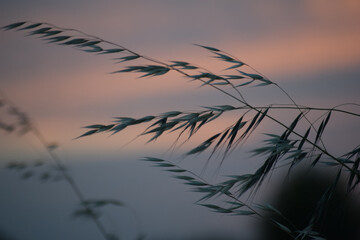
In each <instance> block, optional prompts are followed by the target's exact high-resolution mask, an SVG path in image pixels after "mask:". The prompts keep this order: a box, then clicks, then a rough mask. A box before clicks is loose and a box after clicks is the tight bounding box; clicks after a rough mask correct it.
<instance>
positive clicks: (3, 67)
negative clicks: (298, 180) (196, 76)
mask: <svg viewBox="0 0 360 240" xmlns="http://www.w3.org/2000/svg"><path fill="white" fill-rule="evenodd" d="M0 12H1V14H0V23H1V25H2V26H4V25H7V24H10V23H13V22H18V21H23V20H28V21H34V22H48V23H52V24H55V25H58V26H60V27H65V28H75V29H79V30H82V31H84V32H86V33H89V34H92V35H95V36H99V37H101V38H103V39H106V40H109V41H112V42H115V43H119V44H120V45H123V46H125V47H127V48H129V49H131V50H134V51H136V52H138V53H141V54H143V55H146V56H150V57H152V58H156V59H159V60H162V61H170V60H182V61H187V62H190V63H195V64H198V65H201V66H204V67H206V68H208V69H212V70H214V71H216V72H218V73H221V74H223V73H224V72H222V69H224V67H226V65H223V64H219V61H218V60H216V59H214V58H211V57H210V53H209V52H207V51H205V50H204V49H201V48H199V47H197V46H195V45H194V44H202V45H208V46H213V47H216V48H219V49H222V50H224V51H226V52H229V53H231V54H232V55H235V56H237V57H239V58H240V59H241V60H243V61H244V62H246V63H248V64H249V65H251V66H253V67H254V68H256V69H257V70H259V71H260V72H262V73H264V74H265V75H266V76H267V77H269V78H270V79H271V80H272V81H274V82H277V83H278V84H279V85H281V86H282V87H283V88H284V89H285V90H286V91H287V92H288V93H289V94H290V95H291V96H292V97H293V98H294V99H295V101H296V102H297V103H298V104H302V105H311V106H317V107H332V106H335V105H338V104H342V103H349V102H355V103H359V102H360V98H359V89H360V81H359V79H358V78H359V76H360V68H359V65H360V46H359V42H360V3H359V2H358V1H356V0H344V1H335V0H334V1H325V0H320V1H311V0H307V1H292V2H289V1H280V0H279V1H277V0H276V1H265V0H263V1H260V0H255V1H236V0H232V1H231V0H224V1H213V0H208V1H201V0H195V1H194V0H192V1H188V0H182V1H175V0H167V1H165V0H159V1H157V0H151V1H145V0H142V1H139V0H131V1H130V0H125V1H111V0H104V1H93V0H86V1H85V0H84V1H83V0H72V1H67V0H64V1H61V2H60V1H49V0H46V1H45V0H32V1H24V0H22V1H18V0H12V1H7V0H1V1H0ZM25 35H26V34H25V33H24V32H19V31H1V32H0V52H1V54H0V62H1V64H0V89H1V91H2V92H4V93H5V94H6V96H7V97H8V98H9V99H11V100H12V102H13V103H14V104H15V105H17V106H18V107H19V108H20V109H21V110H22V111H24V112H26V113H28V114H29V116H30V118H31V119H32V121H34V122H35V123H36V125H37V128H38V129H40V130H41V132H42V133H43V134H44V136H45V137H46V139H47V141H49V142H50V143H54V144H56V145H58V148H57V149H56V150H55V151H56V154H57V155H58V156H59V157H60V158H61V160H62V161H63V162H64V164H65V165H66V166H67V167H68V171H69V173H70V174H71V175H72V176H73V177H74V179H75V180H76V181H77V183H78V185H79V186H80V188H81V189H82V191H83V192H84V194H85V195H86V196H87V197H89V198H99V197H103V198H114V199H119V200H121V201H123V202H125V203H127V204H128V205H129V206H131V207H132V209H134V211H135V212H136V215H137V217H136V218H138V219H139V221H140V222H141V226H140V227H141V229H142V230H141V231H142V232H144V233H145V234H146V235H147V239H258V238H261V237H262V234H261V232H262V231H259V226H260V225H261V223H259V221H258V220H256V219H254V218H251V217H250V218H249V217H230V216H225V215H221V214H217V213H212V212H210V211H209V210H208V209H206V208H203V207H201V206H196V205H195V204H193V203H194V202H196V201H197V200H198V199H199V198H200V197H201V195H199V194H196V193H192V192H190V188H189V187H187V186H184V185H183V184H182V183H181V182H179V181H177V180H174V179H172V178H171V177H170V174H168V173H165V172H163V171H161V170H160V169H156V168H153V167H150V164H148V163H145V162H141V161H138V159H139V158H141V157H143V156H159V157H164V158H168V159H170V160H173V161H174V162H177V163H180V164H181V165H182V166H183V167H185V168H188V169H191V170H194V171H195V172H201V169H202V166H203V165H204V163H205V160H206V158H207V155H206V154H205V155H204V156H203V155H200V156H198V157H195V158H194V157H188V158H186V159H182V158H181V153H182V152H185V151H186V149H189V148H190V147H191V146H194V144H196V143H198V142H199V141H201V140H204V138H205V137H206V136H209V135H210V134H211V133H212V132H213V131H214V130H213V129H208V130H205V131H202V132H199V135H198V136H197V137H196V138H195V139H194V141H193V142H189V143H188V145H185V146H184V148H183V149H182V150H181V151H178V152H176V153H174V154H170V153H169V152H167V150H168V149H169V147H170V146H171V142H172V141H173V140H174V139H175V135H169V136H165V137H164V138H163V139H159V141H157V142H156V143H154V144H145V143H146V141H147V140H148V138H143V139H141V138H140V139H138V140H137V141H134V142H132V143H131V144H128V145H127V146H126V147H123V146H124V145H125V144H127V143H128V142H129V141H130V140H132V139H133V138H134V137H135V136H136V135H137V134H139V133H140V132H141V130H142V129H139V128H131V129H128V130H126V131H124V132H123V133H120V134H117V135H114V136H111V137H109V135H107V134H103V135H96V136H91V137H87V138H82V139H77V140H74V138H76V137H77V136H79V135H81V134H82V133H84V129H82V128H81V127H83V126H86V125H91V124H97V123H104V124H105V123H109V122H110V121H111V120H112V118H113V117H119V116H131V117H141V116H146V115H149V114H155V113H162V112H166V111H170V110H179V111H190V110H199V109H200V108H201V106H211V105H222V104H233V105H236V102H234V101H233V100H232V99H230V98H228V97H227V96H225V95H223V94H221V93H220V92H216V91H215V90H213V89H210V88H206V87H200V84H199V83H197V82H189V81H188V80H187V79H184V78H183V77H182V76H179V75H177V74H175V73H169V74H167V75H164V76H161V77H158V78H137V77H138V75H136V74H109V73H110V72H113V71H116V70H119V69H121V67H123V66H126V65H132V63H128V64H127V63H125V64H123V65H117V64H114V61H112V59H111V58H112V57H111V56H110V55H109V56H106V55H100V56H97V55H95V54H88V53H84V52H81V51H78V50H76V49H73V48H71V47H64V46H57V45H52V44H46V43H45V42H44V41H42V40H39V39H37V38H36V37H25ZM243 94H244V96H245V97H246V99H247V100H248V101H249V102H250V103H251V104H253V105H264V104H270V103H290V101H289V100H288V99H287V98H286V96H285V95H284V94H282V93H281V92H280V91H279V90H277V89H276V88H275V87H272V86H269V87H265V88H252V87H249V88H244V90H243ZM347 110H353V111H357V112H358V111H359V108H355V107H352V108H351V107H348V108H347ZM278 114H279V115H278V116H279V117H280V118H283V119H284V121H286V120H288V121H289V116H286V115H285V116H282V115H281V113H280V112H279V113H278ZM314 117H316V116H314ZM0 120H2V121H5V122H6V121H7V122H11V121H14V119H12V118H11V117H10V118H9V117H8V115H7V113H6V109H0ZM234 121H236V116H235V120H234V116H225V117H224V119H219V120H218V121H217V122H216V125H214V127H215V128H218V129H224V128H225V127H227V126H228V125H229V124H231V123H233V122H234ZM358 126H359V121H358V119H356V118H347V117H346V118H345V117H344V116H343V115H340V114H339V115H336V116H334V120H333V121H331V122H330V123H329V128H328V132H327V133H326V135H324V141H326V144H327V146H328V148H329V149H332V151H333V153H334V154H340V153H343V152H344V151H350V150H351V149H353V148H354V147H355V146H356V145H358V142H359V138H358V136H359V133H360V129H359V127H358ZM277 130H280V129H279V128H278V127H275V126H273V125H271V124H267V123H264V124H263V125H262V126H261V128H260V132H261V131H263V132H273V131H275V132H276V131H277ZM259 141H261V134H258V135H254V137H252V138H250V139H249V141H248V142H247V144H245V145H244V146H243V147H242V148H241V149H240V150H239V151H235V152H234V153H233V154H232V155H231V156H229V158H228V159H227V160H226V161H225V162H224V164H223V165H222V167H221V169H220V171H219V173H217V174H215V173H214V172H216V171H214V169H215V170H216V168H217V166H218V165H217V164H216V163H215V162H214V163H211V164H210V167H209V171H208V173H207V175H206V178H207V179H209V181H210V182H217V181H219V180H220V179H221V178H222V176H225V175H229V174H240V173H249V172H252V171H254V169H256V167H258V166H259V160H258V159H252V158H249V155H250V154H249V150H250V149H252V148H253V147H254V146H256V144H258V143H259ZM48 160H49V156H48V155H47V153H46V152H44V151H43V150H42V146H41V144H40V143H39V142H38V140H37V139H36V138H34V136H33V135H31V134H25V135H19V134H16V133H14V132H11V133H10V132H6V131H3V130H1V129H0V166H1V170H0V196H1V197H0V212H1V214H0V233H3V237H2V236H1V234H0V239H2V238H3V239H19V240H21V239H24V240H25V239H54V240H56V239H75V238H78V239H89V240H92V239H94V240H95V239H100V238H101V235H99V233H98V232H97V230H96V228H95V227H94V225H93V223H92V222H91V221H88V220H87V219H81V218H79V219H73V218H72V217H71V213H72V212H73V211H74V210H75V209H76V207H77V206H78V205H77V204H78V201H77V199H76V198H75V196H74V195H73V193H72V191H71V189H70V188H69V186H68V185H67V184H66V182H64V181H55V182H42V181H40V180H39V179H37V178H35V177H31V178H29V179H24V177H23V176H22V175H21V174H19V172H14V171H9V170H8V169H6V166H7V164H8V163H9V162H14V161H15V162H26V163H27V164H28V165H31V164H34V163H36V162H38V161H43V162H47V161H48ZM280 185H282V181H281V178H279V179H277V178H276V176H275V177H274V183H272V182H270V183H269V184H268V191H265V192H263V193H262V194H260V195H259V196H258V198H259V201H260V200H261V201H267V200H269V201H270V199H272V200H273V199H275V198H276V196H273V195H274V192H279V194H280V192H281V191H280V190H279V189H281V186H280ZM272 189H277V190H278V191H271V190H272ZM255 200H258V199H255ZM102 218H103V221H104V222H105V224H106V226H107V227H108V228H109V230H111V231H112V232H115V233H117V234H118V235H119V236H121V237H123V239H134V237H135V235H136V234H137V233H138V232H139V231H140V230H139V229H138V227H139V226H138V225H137V224H136V219H135V217H134V214H133V212H130V211H128V210H127V209H122V208H107V209H105V212H104V214H103V217H102ZM259 224H260V225H259ZM264 232H265V230H264ZM209 236H211V237H212V238H210V237H209Z"/></svg>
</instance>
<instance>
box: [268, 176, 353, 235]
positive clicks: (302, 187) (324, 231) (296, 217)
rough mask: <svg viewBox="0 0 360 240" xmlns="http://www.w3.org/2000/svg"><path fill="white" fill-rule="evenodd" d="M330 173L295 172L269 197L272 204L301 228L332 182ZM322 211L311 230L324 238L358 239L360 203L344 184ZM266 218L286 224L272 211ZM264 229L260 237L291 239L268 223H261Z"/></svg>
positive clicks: (339, 184)
mask: <svg viewBox="0 0 360 240" xmlns="http://www.w3.org/2000/svg"><path fill="white" fill-rule="evenodd" d="M327 170H329V169H327ZM333 176H334V175H333V174H332V173H331V172H324V171H319V170H312V171H311V172H306V171H301V172H298V173H296V174H294V175H293V176H291V177H290V178H289V181H284V183H283V185H282V186H281V187H280V188H279V189H278V192H276V193H275V195H274V196H273V197H272V201H271V203H272V205H273V206H274V207H275V208H277V209H278V210H279V211H280V212H281V213H282V215H283V216H285V217H286V218H287V219H288V220H290V221H291V222H292V223H293V224H294V225H295V226H296V227H297V229H299V230H303V229H305V227H306V226H307V225H308V223H309V221H310V219H311V218H312V216H313V214H314V212H315V210H316V209H317V205H318V202H319V200H320V199H321V197H322V196H323V194H324V192H325V191H326V189H328V187H329V186H330V185H331V184H332V183H333V181H334V178H333ZM324 210H325V211H324V214H322V216H321V217H320V220H319V221H318V222H317V223H316V224H314V227H313V230H314V231H317V232H318V233H320V234H321V235H322V236H324V238H326V239H327V240H356V239H360V227H359V219H360V204H359V203H358V202H357V201H356V199H355V198H354V197H352V196H351V195H350V194H348V193H347V191H346V186H345V185H344V184H342V183H341V181H340V182H339V183H338V185H337V188H336V190H335V192H334V194H333V196H332V198H331V199H330V200H329V202H328V204H327V205H326V206H325V209H324ZM268 217H270V218H273V219H276V220H277V221H279V222H280V223H281V222H283V223H285V222H284V220H283V219H282V218H281V217H279V216H275V214H269V215H268ZM263 228H264V230H263V232H262V233H263V234H262V239H266V240H272V239H274V240H275V239H276V240H287V239H292V238H291V237H290V236H288V235H287V234H285V233H284V232H283V231H281V230H279V229H277V228H273V227H271V226H269V224H266V223H263ZM305 239H310V238H305Z"/></svg>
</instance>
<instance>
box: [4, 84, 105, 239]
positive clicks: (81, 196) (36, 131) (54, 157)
mask: <svg viewBox="0 0 360 240" xmlns="http://www.w3.org/2000/svg"><path fill="white" fill-rule="evenodd" d="M0 96H1V97H2V99H1V100H3V101H4V102H6V104H7V105H8V106H9V107H11V108H16V106H15V105H14V104H13V103H12V102H11V101H10V100H9V99H8V98H7V97H6V95H5V93H4V92H3V91H2V90H1V89H0ZM29 125H30V126H29V127H30V130H31V131H32V133H33V134H34V135H35V137H36V138H37V139H38V140H39V141H40V143H41V144H42V146H43V147H44V149H45V150H46V152H47V153H48V154H49V156H50V157H51V159H52V160H53V163H54V164H55V166H56V167H57V169H58V170H59V171H60V173H61V174H62V176H63V177H64V179H65V180H66V182H67V183H68V184H69V186H70V188H71V189H72V191H73V192H74V194H75V196H76V197H77V198H78V200H79V201H80V203H81V204H82V205H83V206H84V208H85V209H86V210H89V211H91V210H92V209H91V208H90V207H89V206H88V204H87V203H86V198H85V197H84V194H83V193H82V191H81V190H80V188H79V186H78V185H77V184H76V182H75V180H74V179H73V178H72V177H71V176H70V175H69V174H68V173H67V171H66V167H65V166H64V164H63V163H62V161H61V160H60V158H59V157H58V156H57V155H56V154H55V153H54V151H53V150H50V149H49V147H48V146H49V144H48V142H47V141H46V139H45V137H44V135H43V134H42V133H41V132H40V130H39V129H38V128H37V127H36V126H35V124H34V123H32V122H29ZM90 216H91V219H92V220H93V222H94V223H95V225H96V227H97V229H98V230H99V232H100V234H101V235H102V236H103V238H104V239H106V240H110V238H109V234H108V233H107V232H106V229H105V227H104V225H103V224H102V222H101V221H100V220H99V219H98V218H97V217H95V216H92V215H90Z"/></svg>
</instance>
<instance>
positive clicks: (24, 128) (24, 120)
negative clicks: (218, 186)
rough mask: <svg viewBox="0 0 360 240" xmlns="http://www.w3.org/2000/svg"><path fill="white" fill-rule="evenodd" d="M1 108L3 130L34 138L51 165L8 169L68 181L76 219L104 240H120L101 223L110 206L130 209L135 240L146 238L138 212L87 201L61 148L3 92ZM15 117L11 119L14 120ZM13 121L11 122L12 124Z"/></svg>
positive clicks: (105, 202)
mask: <svg viewBox="0 0 360 240" xmlns="http://www.w3.org/2000/svg"><path fill="white" fill-rule="evenodd" d="M0 108H6V111H5V114H6V113H7V115H9V116H5V114H4V115H2V116H1V117H2V118H6V117H7V119H8V120H7V121H6V122H5V121H0V130H3V131H6V132H7V133H15V134H18V135H20V136H22V135H24V134H27V133H28V134H32V135H34V136H35V138H36V139H37V140H38V141H39V142H40V143H41V146H42V148H43V149H39V150H40V151H42V150H43V151H45V152H46V153H47V155H48V156H49V159H48V160H49V161H46V160H40V159H37V160H35V161H33V162H30V161H29V160H27V161H10V162H9V163H8V164H7V169H9V170H13V171H16V172H18V173H19V174H20V176H21V178H22V179H24V180H27V179H31V178H33V179H34V178H37V179H39V180H40V181H42V182H54V181H61V180H62V181H65V182H66V183H67V184H68V185H69V187H70V189H71V190H72V192H73V194H74V195H75V196H76V198H77V200H78V202H79V203H78V206H77V207H76V208H75V210H74V211H73V213H72V217H73V218H85V219H89V220H91V221H92V222H93V223H94V224H95V227H96V228H97V229H98V231H99V233H100V234H101V236H102V237H103V239H105V240H118V239H121V238H120V236H119V235H118V234H117V233H111V232H109V231H108V230H107V228H106V226H105V225H104V223H103V222H102V220H101V216H102V214H103V211H102V210H103V208H104V207H107V206H116V207H121V208H126V209H128V210H129V211H130V212H131V214H132V215H133V216H134V218H135V220H136V224H137V226H136V228H137V229H135V230H136V233H137V237H136V240H142V239H144V238H145V235H144V233H143V232H142V229H141V226H140V221H139V219H138V217H137V215H136V212H135V211H134V210H133V209H132V208H131V207H130V206H129V205H128V204H126V203H124V202H122V201H120V200H117V199H109V198H95V199H94V198H87V197H86V195H85V194H84V192H83V191H82V189H81V188H80V187H79V185H78V184H77V183H76V181H75V179H74V177H73V176H72V175H71V174H70V173H69V171H68V169H67V167H66V166H65V164H64V163H63V161H62V160H61V158H60V157H59V155H58V154H57V153H56V149H57V148H58V147H59V146H58V144H57V143H54V142H49V141H48V140H47V139H46V138H45V135H44V134H43V133H42V132H41V131H40V130H39V128H37V127H36V125H35V123H34V122H33V121H31V119H30V117H29V115H28V114H26V113H25V112H23V111H22V110H21V109H20V108H19V107H17V106H16V105H15V104H14V103H13V102H12V101H11V100H10V99H9V98H8V97H7V96H6V95H5V93H3V92H2V91H1V90H0ZM11 117H12V118H11ZM9 119H11V120H9Z"/></svg>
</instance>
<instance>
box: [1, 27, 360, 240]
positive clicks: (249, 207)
mask: <svg viewBox="0 0 360 240" xmlns="http://www.w3.org/2000/svg"><path fill="white" fill-rule="evenodd" d="M3 29H4V30H19V31H26V32H27V33H29V35H33V36H37V37H40V38H41V39H42V40H43V41H46V42H48V43H53V44H59V45H64V46H70V47H74V48H76V49H78V50H80V51H84V52H88V53H92V54H94V53H95V54H98V55H104V54H105V55H109V56H111V57H112V59H113V60H114V61H115V62H117V63H121V64H122V63H134V64H133V65H130V66H125V67H122V68H121V69H120V70H116V71H114V72H113V73H114V74H119V73H137V74H141V76H140V77H157V76H162V75H166V74H168V73H169V72H176V73H178V74H179V75H181V76H183V77H184V78H186V79H187V80H190V81H197V82H200V83H201V84H202V86H204V87H210V88H213V89H215V90H217V91H218V92H219V93H221V94H225V95H226V96H228V97H229V98H230V99H232V101H235V102H236V105H235V104H233V105H229V104H226V105H216V106H204V107H202V108H201V109H200V110H197V111H177V110H173V109H171V110H169V111H166V112H163V113H160V114H153V115H148V116H143V117H140V118H133V117H116V118H115V119H113V121H112V122H110V123H103V124H93V125H89V126H86V127H85V128H87V129H88V130H87V131H86V132H85V133H84V134H82V135H81V136H79V137H78V138H83V137H90V136H92V135H96V134H99V133H110V134H121V131H123V130H124V129H126V128H129V127H134V126H139V127H142V129H143V132H142V133H141V134H140V135H139V136H137V137H148V139H149V140H148V142H153V141H155V140H156V139H158V138H160V137H162V136H163V135H164V134H166V133H172V132H174V133H176V134H177V135H176V137H175V139H174V145H173V147H174V148H176V147H178V146H181V145H182V144H184V143H186V142H187V141H189V139H191V138H193V137H194V136H195V135H196V134H197V133H198V131H199V130H200V129H203V128H206V127H207V126H209V125H210V123H213V122H216V121H218V120H219V119H221V118H222V117H223V116H224V115H225V114H228V113H230V112H231V113H233V114H235V115H236V119H235V120H234V121H233V123H232V124H231V125H229V126H228V127H226V128H224V129H217V133H216V134H213V135H210V136H207V137H206V138H205V139H204V140H203V141H202V142H201V143H200V144H199V145H196V146H193V147H192V148H191V149H190V150H189V151H186V152H185V153H184V154H183V156H184V157H186V156H195V155H197V154H205V153H208V155H209V157H208V163H209V162H210V160H212V161H214V160H216V162H217V164H218V166H219V167H218V168H220V167H221V164H222V163H223V161H225V160H226V158H227V157H228V156H229V155H230V154H231V153H232V152H233V151H234V150H235V149H237V148H238V147H239V146H241V145H243V144H244V143H245V142H246V141H247V140H248V139H249V138H250V137H251V136H252V135H253V134H254V133H255V132H257V131H258V127H259V126H260V125H264V122H271V123H274V124H276V125H278V126H279V127H280V129H281V130H280V131H276V132H273V131H271V129H269V130H270V131H271V132H266V133H265V134H264V139H263V141H262V143H261V144H260V145H259V146H257V147H256V148H254V149H253V150H252V154H253V156H254V157H257V158H259V159H262V162H261V165H260V167H259V168H258V169H256V170H255V171H254V172H252V173H247V174H240V175H231V176H228V177H227V179H226V180H224V181H221V182H218V183H210V181H209V180H207V179H204V178H203V177H202V176H201V174H198V173H195V172H194V171H192V170H190V169H185V168H183V167H181V166H180V164H176V163H174V162H172V161H171V160H168V159H164V158H159V157H150V156H148V157H144V158H143V160H144V161H146V162H150V163H152V164H153V165H154V166H156V167H159V168H161V169H163V170H165V171H168V172H170V173H172V176H173V177H175V178H177V179H179V180H180V181H182V182H183V183H185V184H187V185H189V186H190V187H191V188H192V190H193V191H195V192H198V193H201V194H202V197H201V198H200V199H199V200H198V201H197V202H196V204H198V205H201V206H204V207H206V208H209V210H211V211H214V212H219V213H222V214H228V215H244V216H249V215H251V216H254V217H257V218H259V219H261V220H263V221H265V222H266V223H267V224H268V225H270V226H272V227H274V228H277V229H278V230H280V231H281V232H282V234H285V235H286V236H287V238H289V239H332V238H331V236H330V234H331V232H328V231H322V230H321V228H319V227H318V226H319V225H322V224H323V221H324V219H326V217H327V214H329V213H328V212H327V209H328V208H329V206H333V205H334V203H333V202H332V201H333V199H335V198H336V197H335V196H337V195H336V191H337V190H336V189H337V186H338V185H340V184H341V183H342V181H346V195H350V194H356V191H357V187H358V184H359V182H360V172H359V163H360V145H359V144H354V146H352V147H351V149H350V150H348V151H347V152H344V153H342V154H340V155H338V154H336V155H335V154H334V153H332V152H333V151H332V150H331V149H328V147H327V146H326V144H325V142H324V141H323V134H324V132H325V131H326V130H327V128H328V126H329V122H331V121H332V119H333V118H334V114H342V115H345V116H346V117H348V118H350V117H351V118H355V119H356V120H359V117H360V113H359V112H356V111H348V110H346V108H345V107H348V106H352V107H353V108H355V109H359V106H360V105H359V104H356V103H351V104H349V103H348V104H342V105H338V106H335V107H330V108H319V107H309V106H303V105H300V104H297V103H296V101H295V100H294V99H293V98H292V97H291V96H290V94H288V93H287V92H286V91H285V90H284V89H283V88H282V87H281V86H280V85H278V84H277V83H276V82H274V81H272V80H270V79H269V78H268V77H266V76H265V75H264V74H262V73H260V72H259V71H258V70H256V69H255V68H253V67H252V66H250V65H248V64H247V63H246V62H244V61H242V60H240V59H238V58H237V57H235V56H233V55H231V54H230V53H227V52H225V51H222V50H220V49H217V48H214V47H210V46H204V45H197V46H199V47H201V48H203V49H205V50H206V51H208V52H210V53H211V54H212V55H213V57H214V58H216V59H218V60H219V61H222V62H224V63H226V64H228V67H227V68H226V69H225V71H226V74H217V73H215V72H213V71H210V70H208V69H206V68H204V67H202V66H199V65H198V64H192V63H189V62H185V61H181V60H176V61H170V62H164V61H159V60H157V59H154V58H151V57H147V56H144V55H142V54H140V53H138V52H135V51H133V50H130V49H128V48H126V47H124V46H122V45H119V44H116V43H113V42H110V41H107V40H104V39H102V38H99V37H96V36H92V35H89V34H86V33H84V32H81V31H79V30H76V29H66V28H61V27H58V26H55V25H52V24H49V23H35V22H17V23H13V24H10V25H7V26H5V27H3ZM139 60H141V61H144V62H146V63H145V64H143V63H138V64H136V63H137V61H139ZM249 86H253V87H262V88H264V87H269V89H270V87H275V88H277V89H278V90H279V91H280V92H282V94H285V95H286V97H288V99H289V100H290V101H291V104H287V103H285V104H275V103H271V104H267V105H263V106H255V105H253V104H251V103H250V102H249V101H248V100H247V99H246V97H245V96H244V95H243V94H242V91H243V90H244V89H245V88H247V87H249ZM276 111H285V112H288V113H289V116H293V115H294V114H295V113H296V114H295V117H293V118H292V119H291V121H284V120H282V119H280V118H278V117H277V116H276ZM313 113H315V115H316V117H314V115H312V114H313ZM269 130H267V131H269ZM304 166H305V167H306V169H307V171H315V170H314V169H316V168H318V167H320V166H321V167H323V168H326V169H329V171H334V172H336V174H334V177H333V178H332V179H331V180H330V181H329V182H328V183H327V186H326V187H324V188H319V189H318V190H317V192H316V193H317V194H318V198H316V200H314V201H315V202H316V204H315V205H316V207H315V208H310V209H306V212H307V216H308V217H307V219H306V221H305V222H301V223H298V222H296V220H295V219H293V218H292V217H289V216H287V214H289V213H288V212H286V211H284V212H282V208H281V207H277V206H273V205H270V204H269V203H255V202H254V201H252V200H251V199H253V197H254V196H255V195H256V194H257V191H259V190H260V189H261V187H262V185H263V183H264V181H268V180H270V179H271V178H270V176H271V175H272V174H273V173H274V172H275V169H278V168H282V169H285V170H286V172H287V174H286V178H290V177H291V176H292V175H293V174H292V172H293V171H295V170H297V169H298V168H303V167H304ZM64 177H65V178H66V175H64ZM344 179H345V180H344ZM309 181H310V182H311V183H315V182H314V181H313V180H309ZM68 182H69V183H70V184H71V181H70V180H68ZM305 188H306V186H305ZM75 192H76V191H75ZM349 198H350V197H349ZM219 199H221V200H220V201H219ZM81 201H82V202H83V203H84V204H85V203H88V202H86V201H85V199H81ZM303 203H304V202H302V203H300V204H303ZM294 204H295V203H294ZM304 204H305V203H304ZM293 207H295V208H296V207H298V206H293ZM304 211H305V210H304ZM90 215H91V214H90ZM344 237H345V236H344ZM346 239H348V238H346ZM349 239H350V238H349Z"/></svg>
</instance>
